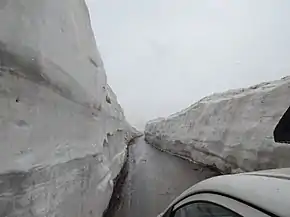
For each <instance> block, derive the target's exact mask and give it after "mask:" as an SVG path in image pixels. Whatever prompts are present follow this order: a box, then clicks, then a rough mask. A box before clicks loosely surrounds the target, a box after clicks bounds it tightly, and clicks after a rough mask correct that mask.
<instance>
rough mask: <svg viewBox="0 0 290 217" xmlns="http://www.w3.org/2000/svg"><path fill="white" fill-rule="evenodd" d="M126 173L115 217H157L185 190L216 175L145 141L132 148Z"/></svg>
mask: <svg viewBox="0 0 290 217" xmlns="http://www.w3.org/2000/svg"><path fill="white" fill-rule="evenodd" d="M127 169H128V175H127V177H126V179H125V181H124V182H123V184H122V189H121V191H120V192H119V195H117V201H119V202H118V205H117V207H116V211H115V213H114V214H113V215H111V216H112V217H137V216H138V217H156V216H157V215H158V214H159V213H160V212H162V211H163V210H164V209H165V208H166V207H167V206H168V204H169V203H170V202H171V201H172V200H173V199H174V198H176V197H177V196H178V195H180V194H181V193H182V192H183V191H184V190H185V189H187V188H188V187H190V186H191V185H193V184H195V183H197V182H199V181H201V180H204V179H206V178H209V177H212V176H214V175H216V173H215V172H213V171H210V170H209V169H206V168H201V167H200V166H199V165H195V164H192V163H190V162H188V161H185V160H182V159H180V158H177V157H174V156H171V155H169V154H167V153H165V152H161V151H159V150H157V149H155V148H154V147H152V146H151V145H148V144H147V143H146V142H145V141H144V137H141V138H139V139H137V140H136V143H135V144H133V145H131V146H130V147H129V164H128V168H127ZM115 199H116V198H115Z"/></svg>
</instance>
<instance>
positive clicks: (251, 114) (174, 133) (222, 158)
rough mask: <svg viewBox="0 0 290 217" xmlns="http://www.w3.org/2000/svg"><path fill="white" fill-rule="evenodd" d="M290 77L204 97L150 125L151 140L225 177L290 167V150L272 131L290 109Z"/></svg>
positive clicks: (147, 133) (149, 123)
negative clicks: (224, 174)
mask: <svg viewBox="0 0 290 217" xmlns="http://www.w3.org/2000/svg"><path fill="white" fill-rule="evenodd" d="M289 95H290V77H285V78H283V79H281V80H278V81H273V82H266V83H261V84H259V85H255V86H252V87H250V88H246V89H238V90H230V91H228V92H225V93H219V94H213V95H211V96H209V97H205V98H203V99H202V100H200V101H199V102H197V103H195V104H193V105H191V106H190V107H189V108H187V109H185V110H183V111H181V112H179V113H176V114H174V115H172V116H169V117H168V118H159V119H157V120H153V121H150V122H148V123H147V126H146V129H145V137H146V140H147V141H148V142H149V143H151V144H153V145H155V146H156V147H158V148H160V149H163V150H165V151H168V152H171V153H172V154H175V155H178V156H181V157H183V158H186V159H189V160H192V161H195V162H198V163H201V164H204V165H209V166H214V167H217V168H218V169H219V170H220V171H222V172H224V173H235V172H242V171H255V170H260V169H270V168H281V167H289V166H290V158H289V156H290V145H288V144H282V143H275V142H274V139H273V130H274V129H275V126H276V125H277V123H278V122H279V120H280V118H281V117H282V115H283V113H284V112H285V111H286V110H287V108H288V107H289V105H290V100H289Z"/></svg>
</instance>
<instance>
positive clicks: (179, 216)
mask: <svg viewBox="0 0 290 217" xmlns="http://www.w3.org/2000/svg"><path fill="white" fill-rule="evenodd" d="M274 139H275V141H276V142H284V143H290V108H289V109H288V110H287V111H286V113H285V114H284V115H283V117H282V119H281V120H280V121H279V123H278V125H277V126H276V128H275V131H274ZM289 157H290V156H289ZM241 216H243V217H266V216H268V217H269V216H274V217H276V216H280V217H290V168H285V169H273V170H265V171H258V172H250V173H241V174H235V175H225V176H218V177H214V178H211V179H207V180H205V181H202V182H200V183H198V184H196V185H194V186H193V187H191V188H189V189H188V190H186V191H185V192H184V193H182V194H181V195H180V196H179V197H178V198H176V199H175V200H174V201H173V202H172V203H171V205H170V206H169V207H168V208H167V209H166V210H165V212H164V213H162V214H160V215H159V217H241Z"/></svg>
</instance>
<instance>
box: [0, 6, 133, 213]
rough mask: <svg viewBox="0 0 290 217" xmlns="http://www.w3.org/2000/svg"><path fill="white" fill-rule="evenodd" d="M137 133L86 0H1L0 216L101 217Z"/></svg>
mask: <svg viewBox="0 0 290 217" xmlns="http://www.w3.org/2000/svg"><path fill="white" fill-rule="evenodd" d="M129 129H130V126H129V125H128V124H127V122H126V121H125V118H124V115H123V111H122V109H121V107H120V105H119V104H118V102H117V100H116V97H115V95H114V94H113V92H112V91H111V89H110V87H109V86H108V85H107V81H106V74H105V70H104V67H103V63H102V60H101V58H100V55H99V53H98V51H97V48H96V44H95V40H94V36H93V32H92V29H91V25H90V19H89V14H88V10H87V7H86V4H85V2H84V0H68V1H60V0H12V1H11V0H1V1H0V216H1V217H2V216H3V217H4V216H5V217H20V216H21V217H92V216H93V217H100V216H102V213H103V211H104V210H105V209H106V207H107V205H108V202H109V200H110V197H111V193H112V190H113V180H114V178H115V177H116V176H117V175H118V173H119V171H120V169H121V167H122V165H123V162H124V159H125V150H126V148H125V136H126V135H128V131H129ZM129 135H130V133H129Z"/></svg>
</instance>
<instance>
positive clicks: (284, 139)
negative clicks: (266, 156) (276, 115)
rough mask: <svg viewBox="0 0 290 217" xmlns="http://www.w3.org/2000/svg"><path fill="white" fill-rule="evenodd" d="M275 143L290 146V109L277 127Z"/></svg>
mask: <svg viewBox="0 0 290 217" xmlns="http://www.w3.org/2000/svg"><path fill="white" fill-rule="evenodd" d="M274 141H275V142H280V143H288V144H290V107H289V108H288V109H287V111H286V112H285V113H284V115H283V116H282V118H281V119H280V121H279V123H278V124H277V126H276V127H275V130H274Z"/></svg>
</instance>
